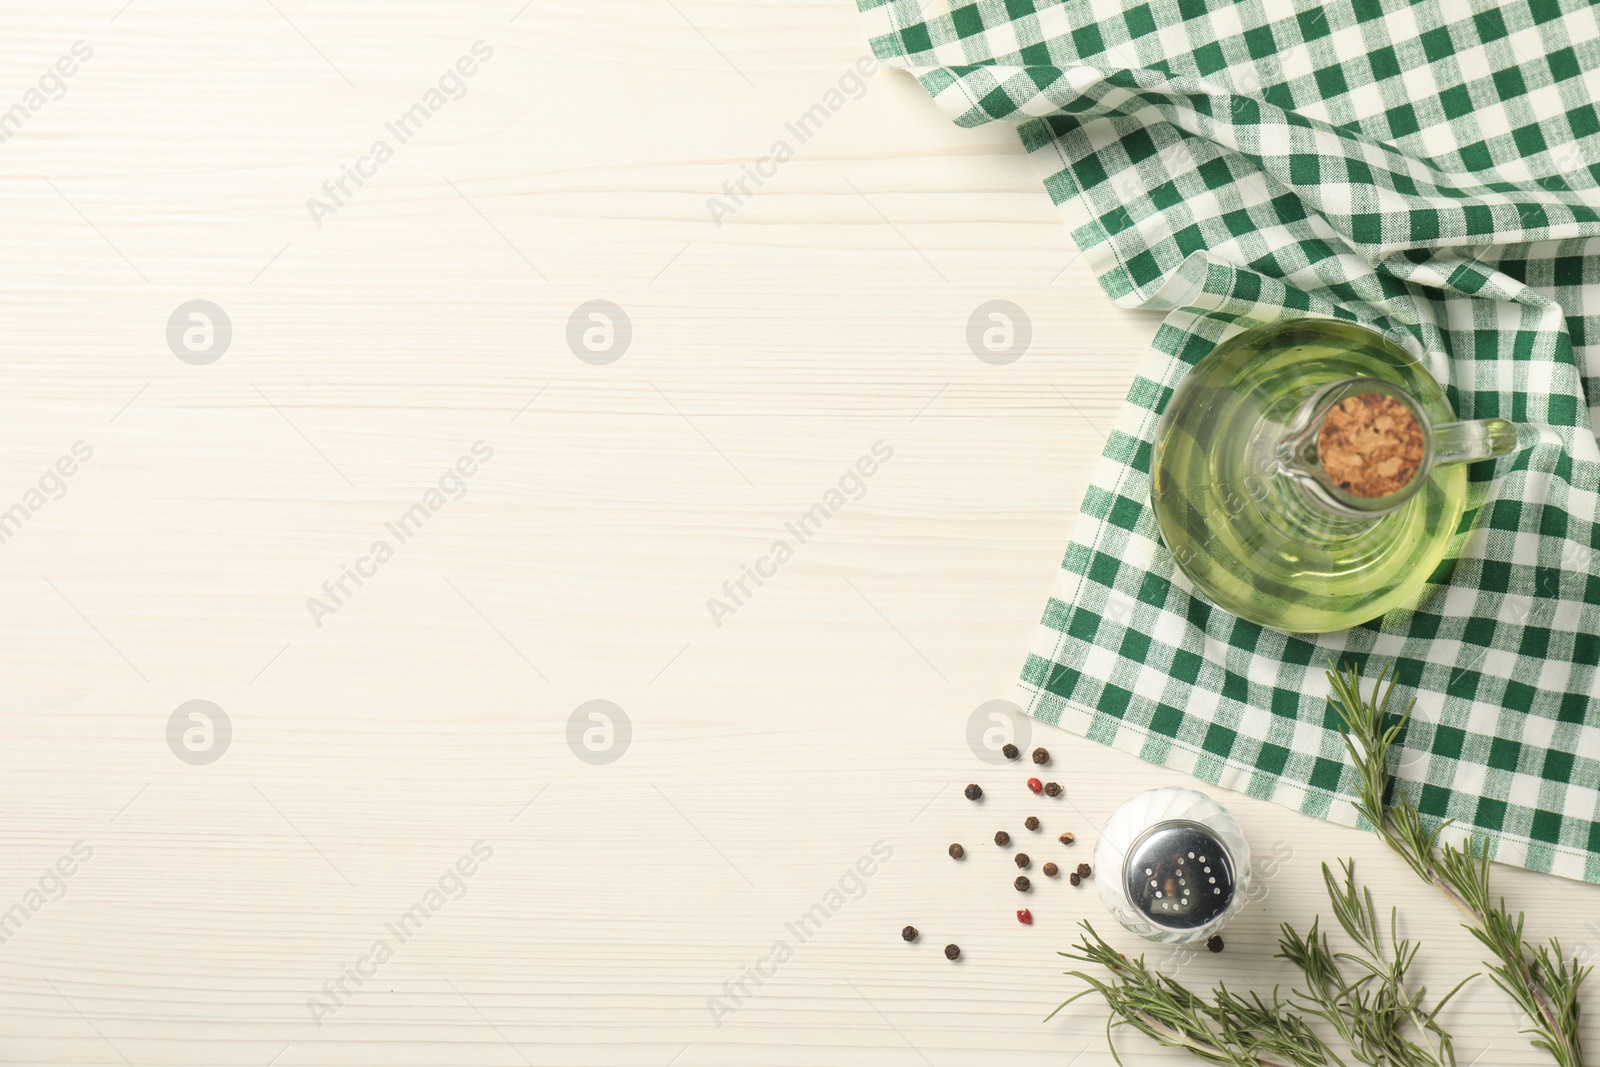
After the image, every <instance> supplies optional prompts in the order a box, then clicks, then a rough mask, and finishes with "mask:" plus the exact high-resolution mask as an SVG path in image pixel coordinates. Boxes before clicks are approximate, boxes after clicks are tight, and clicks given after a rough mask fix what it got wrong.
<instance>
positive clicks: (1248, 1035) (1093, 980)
mask: <svg viewBox="0 0 1600 1067" xmlns="http://www.w3.org/2000/svg"><path fill="white" fill-rule="evenodd" d="M1080 925H1081V926H1082V927H1083V929H1084V935H1083V937H1082V938H1081V939H1080V940H1079V942H1078V944H1077V945H1076V946H1075V948H1076V949H1077V951H1076V952H1063V953H1061V955H1063V956H1065V957H1067V958H1068V959H1071V960H1078V961H1080V962H1082V963H1089V964H1096V965H1098V966H1100V967H1103V968H1105V969H1106V970H1107V971H1109V972H1110V975H1111V977H1110V980H1109V981H1108V980H1106V979H1102V978H1098V977H1096V976H1094V975H1091V974H1088V973H1086V972H1084V971H1068V972H1067V973H1068V974H1070V975H1072V976H1073V977H1075V978H1078V979H1080V980H1082V981H1083V982H1084V983H1086V984H1087V986H1088V988H1087V989H1084V990H1083V991H1082V992H1079V993H1076V994H1074V995H1073V996H1071V997H1069V998H1067V1000H1066V1001H1065V1002H1063V1003H1062V1004H1061V1006H1060V1007H1058V1008H1056V1011H1053V1012H1051V1013H1050V1015H1049V1016H1046V1018H1050V1017H1053V1016H1054V1015H1055V1014H1056V1012H1058V1011H1060V1010H1061V1008H1065V1007H1066V1006H1067V1005H1068V1004H1071V1003H1072V1002H1073V1001H1075V1000H1077V999H1078V998H1080V997H1085V996H1088V995H1089V994H1091V993H1098V994H1099V995H1100V997H1101V998H1102V999H1103V1000H1104V1001H1105V1002H1106V1006H1107V1007H1109V1008H1110V1009H1111V1016H1110V1018H1109V1019H1107V1021H1106V1040H1107V1043H1108V1044H1110V1045H1111V1055H1112V1058H1113V1059H1115V1060H1116V1061H1117V1063H1119V1064H1120V1063H1122V1057H1120V1056H1118V1055H1117V1050H1116V1046H1115V1044H1112V1043H1111V1040H1110V1038H1111V1028H1112V1027H1113V1026H1131V1027H1132V1028H1133V1029H1135V1030H1138V1031H1139V1032H1140V1033H1142V1034H1144V1035H1146V1036H1147V1037H1150V1038H1152V1039H1154V1040H1155V1041H1157V1042H1159V1043H1160V1044H1162V1045H1165V1046H1167V1047H1168V1048H1181V1049H1186V1050H1188V1052H1189V1053H1190V1054H1191V1055H1193V1056H1194V1057H1195V1058H1197V1059H1199V1060H1201V1061H1202V1062H1204V1063H1210V1064H1216V1065H1219V1067H1344V1061H1343V1060H1341V1059H1339V1057H1338V1056H1336V1055H1334V1053H1333V1051H1332V1050H1331V1049H1329V1048H1328V1046H1327V1045H1326V1044H1325V1043H1324V1042H1323V1040H1322V1038H1320V1037H1318V1036H1317V1034H1316V1033H1315V1032H1314V1031H1312V1030H1311V1028H1310V1027H1309V1026H1307V1025H1306V1023H1305V1020H1303V1019H1302V1018H1300V1016H1298V1015H1295V1014H1294V1013H1293V1012H1290V1011H1288V1010H1286V1009H1287V1007H1288V1005H1287V1004H1285V1003H1284V1002H1283V1001H1282V1000H1279V999H1278V994H1277V992H1276V991H1274V992H1273V994H1272V999H1271V1000H1270V1001H1267V1000H1263V999H1262V998H1261V997H1260V996H1259V995H1258V994H1255V993H1251V994H1250V995H1249V996H1248V997H1240V996H1237V995H1235V994H1233V993H1231V992H1229V991H1228V989H1227V987H1226V986H1222V985H1218V986H1217V988H1216V989H1215V990H1214V991H1213V993H1212V998H1211V999H1210V1000H1207V999H1206V998H1205V997H1202V996H1200V995H1198V994H1196V993H1194V992H1192V991H1190V990H1189V989H1188V988H1186V987H1185V986H1183V985H1181V984H1179V983H1178V982H1177V981H1175V980H1173V979H1171V978H1168V977H1166V976H1165V975H1160V974H1156V973H1154V972H1153V971H1151V970H1150V969H1149V968H1148V967H1146V966H1145V962H1144V957H1143V956H1140V957H1139V958H1137V959H1133V960H1130V959H1128V958H1127V957H1125V956H1123V955H1122V954H1121V953H1120V952H1118V951H1117V950H1116V949H1114V948H1112V947H1111V946H1110V945H1108V944H1106V942H1105V941H1104V940H1103V939H1102V938H1101V937H1100V935H1099V934H1097V933H1096V932H1095V929H1094V927H1093V926H1091V925H1090V924H1089V923H1087V922H1084V923H1081V924H1080Z"/></svg>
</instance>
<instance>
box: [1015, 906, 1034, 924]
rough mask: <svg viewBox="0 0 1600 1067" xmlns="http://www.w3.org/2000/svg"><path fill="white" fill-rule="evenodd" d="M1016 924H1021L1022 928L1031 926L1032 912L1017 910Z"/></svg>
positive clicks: (1022, 909)
mask: <svg viewBox="0 0 1600 1067" xmlns="http://www.w3.org/2000/svg"><path fill="white" fill-rule="evenodd" d="M1017 922H1019V923H1021V924H1022V925H1023V926H1032V925H1033V912H1031V911H1029V910H1028V909H1027V908H1020V909H1018V911H1017Z"/></svg>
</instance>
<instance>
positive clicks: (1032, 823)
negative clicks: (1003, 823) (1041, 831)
mask: <svg viewBox="0 0 1600 1067" xmlns="http://www.w3.org/2000/svg"><path fill="white" fill-rule="evenodd" d="M1022 825H1024V826H1026V827H1027V828H1028V829H1030V830H1037V829H1038V828H1039V820H1038V818H1037V817H1036V816H1033V815H1030V816H1028V817H1027V818H1026V819H1023V820H1022Z"/></svg>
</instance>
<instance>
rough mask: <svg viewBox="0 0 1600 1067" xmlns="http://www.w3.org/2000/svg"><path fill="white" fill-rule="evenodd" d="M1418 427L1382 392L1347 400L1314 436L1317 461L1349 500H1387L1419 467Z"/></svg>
mask: <svg viewBox="0 0 1600 1067" xmlns="http://www.w3.org/2000/svg"><path fill="white" fill-rule="evenodd" d="M1425 451H1426V443H1425V442H1424V440H1423V436H1422V427H1421V426H1419V425H1417V419H1416V416H1415V415H1413V414H1412V413H1411V409H1410V408H1408V407H1407V406H1406V405H1405V404H1403V403H1401V402H1400V401H1398V400H1396V399H1395V398H1394V397H1392V396H1387V395H1385V394H1383V393H1361V394H1358V395H1356V396H1351V397H1346V398H1345V399H1344V400H1342V401H1340V402H1339V403H1338V404H1336V405H1334V407H1333V409H1332V410H1331V411H1329V412H1328V415H1327V418H1326V419H1325V420H1324V421H1323V423H1322V432H1321V433H1319V434H1318V435H1317V458H1318V460H1319V461H1320V462H1321V464H1322V469H1323V470H1324V471H1325V472H1327V475H1328V477H1329V478H1331V479H1333V481H1334V484H1336V485H1338V486H1339V488H1341V489H1343V490H1344V491H1345V492H1347V493H1349V494H1350V495H1352V496H1359V497H1381V496H1390V495H1392V494H1394V493H1398V492H1399V491H1400V490H1402V489H1404V488H1405V487H1406V486H1407V485H1408V484H1409V483H1410V481H1411V479H1412V478H1413V477H1415V476H1416V473H1417V470H1418V469H1419V468H1420V467H1421V466H1422V458H1423V454H1424V452H1425Z"/></svg>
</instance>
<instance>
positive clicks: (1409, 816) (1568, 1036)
mask: <svg viewBox="0 0 1600 1067" xmlns="http://www.w3.org/2000/svg"><path fill="white" fill-rule="evenodd" d="M1387 674H1388V668H1385V669H1384V670H1383V671H1380V672H1379V674H1378V677H1377V680H1376V681H1374V682H1373V685H1372V695H1371V697H1369V698H1363V697H1362V695H1361V670H1360V668H1359V667H1357V666H1354V665H1349V666H1347V667H1345V668H1344V669H1343V670H1336V671H1330V672H1328V680H1329V682H1330V683H1331V685H1332V687H1333V694H1332V696H1331V697H1330V698H1329V700H1330V702H1331V703H1332V704H1333V706H1334V709H1335V710H1336V711H1337V712H1338V713H1339V717H1340V718H1341V719H1342V720H1343V723H1342V725H1341V726H1340V729H1339V732H1340V734H1341V735H1342V736H1343V738H1344V744H1345V749H1346V750H1347V751H1348V752H1349V754H1350V760H1351V762H1352V763H1353V764H1354V766H1355V768H1356V774H1357V779H1358V785H1357V796H1358V801H1357V804H1356V810H1357V811H1359V812H1360V813H1361V815H1362V817H1363V818H1365V819H1366V820H1367V821H1368V822H1369V823H1371V824H1372V826H1373V828H1374V829H1375V830H1376V831H1377V834H1378V836H1379V837H1380V838H1382V840H1383V842H1384V843H1385V844H1386V845H1388V846H1389V848H1390V849H1391V850H1392V851H1393V852H1394V853H1395V854H1396V855H1398V856H1399V857H1400V858H1401V859H1403V860H1404V861H1405V862H1406V865H1407V866H1409V867H1410V868H1411V869H1412V870H1413V871H1415V872H1416V874H1417V876H1418V877H1419V878H1421V879H1422V880H1424V881H1426V882H1428V883H1429V884H1431V885H1433V886H1435V887H1436V888H1437V889H1438V890H1439V891H1440V892H1442V893H1443V894H1444V895H1445V897H1446V898H1447V899H1449V901H1450V902H1451V903H1452V904H1454V905H1455V906H1456V907H1457V908H1459V909H1461V911H1462V912H1463V914H1465V916H1466V918H1467V922H1466V926H1467V929H1469V930H1470V931H1471V932H1472V934H1473V936H1474V937H1476V938H1477V939H1478V940H1479V941H1480V942H1482V943H1483V945H1484V947H1485V948H1487V949H1488V950H1489V952H1490V953H1491V954H1493V956H1494V958H1495V960H1496V961H1497V962H1496V963H1495V964H1493V965H1491V966H1490V968H1489V974H1490V977H1492V978H1493V979H1494V981H1495V984H1497V985H1498V986H1499V987H1500V988H1501V989H1503V990H1505V992H1506V994H1507V995H1508V996H1510V997H1511V998H1512V1000H1514V1001H1516V1003H1517V1005H1518V1006H1519V1007H1521V1009H1522V1010H1523V1012H1524V1013H1526V1014H1527V1016H1528V1020H1529V1025H1528V1026H1527V1027H1526V1028H1524V1030H1523V1031H1522V1032H1523V1033H1525V1034H1528V1035H1529V1040H1530V1041H1531V1043H1532V1044H1533V1046H1534V1047H1535V1048H1540V1049H1544V1050H1545V1051H1546V1052H1548V1053H1549V1054H1550V1056H1551V1058H1552V1059H1554V1060H1555V1062H1556V1064H1557V1065H1558V1067H1583V1049H1582V1046H1581V1044H1580V1043H1579V1039H1578V1014H1579V1007H1578V991H1579V989H1580V987H1581V986H1582V985H1583V981H1584V979H1585V978H1587V977H1588V975H1589V972H1590V970H1591V969H1592V968H1590V967H1587V966H1580V965H1579V963H1578V961H1577V959H1576V958H1573V959H1570V960H1569V959H1568V958H1567V957H1566V956H1565V955H1564V954H1563V953H1562V951H1561V943H1560V941H1558V940H1556V939H1554V938H1552V939H1551V940H1550V942H1549V944H1535V943H1533V942H1530V941H1528V940H1527V939H1526V938H1524V937H1523V934H1522V929H1523V916H1522V914H1521V913H1520V912H1519V913H1518V914H1517V916H1516V917H1515V918H1513V917H1512V916H1511V913H1510V912H1509V911H1508V910H1507V908H1506V903H1505V898H1504V897H1500V898H1495V897H1492V896H1491V895H1490V892H1489V854H1488V849H1487V846H1486V845H1483V844H1475V843H1474V841H1473V839H1472V838H1470V837H1469V838H1468V839H1467V842H1466V846H1465V847H1464V848H1457V847H1456V846H1454V845H1450V844H1440V841H1439V835H1440V833H1441V832H1442V831H1443V830H1444V828H1445V826H1448V825H1449V824H1448V823H1444V824H1441V825H1440V826H1438V827H1436V828H1435V829H1431V830H1430V829H1428V828H1427V827H1426V826H1424V825H1423V823H1422V817H1421V815H1420V814H1419V813H1418V811H1417V809H1416V806H1415V805H1414V804H1413V803H1412V802H1411V798H1410V797H1408V796H1407V795H1406V794H1405V792H1404V791H1403V790H1401V789H1398V788H1395V789H1394V790H1393V792H1392V798H1391V791H1390V787H1391V784H1392V782H1393V776H1392V775H1391V774H1390V773H1389V749H1390V748H1391V747H1392V746H1393V744H1394V742H1395V740H1396V738H1398V737H1399V736H1400V733H1401V731H1402V730H1404V729H1405V725H1406V722H1407V721H1408V720H1409V719H1410V717H1411V710H1412V708H1414V707H1415V706H1416V701H1414V700H1413V701H1412V703H1411V706H1410V707H1408V708H1407V709H1406V710H1405V712H1404V713H1403V714H1401V715H1399V716H1397V717H1391V716H1390V715H1389V698H1390V697H1391V696H1393V695H1394V682H1393V681H1392V680H1390V682H1389V685H1388V687H1387V688H1385V687H1384V684H1383V683H1384V679H1385V676H1386V675H1387Z"/></svg>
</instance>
